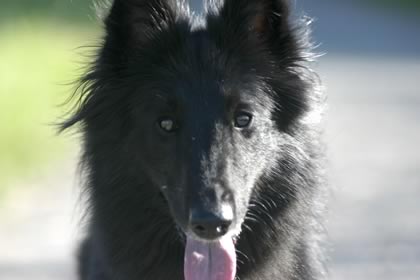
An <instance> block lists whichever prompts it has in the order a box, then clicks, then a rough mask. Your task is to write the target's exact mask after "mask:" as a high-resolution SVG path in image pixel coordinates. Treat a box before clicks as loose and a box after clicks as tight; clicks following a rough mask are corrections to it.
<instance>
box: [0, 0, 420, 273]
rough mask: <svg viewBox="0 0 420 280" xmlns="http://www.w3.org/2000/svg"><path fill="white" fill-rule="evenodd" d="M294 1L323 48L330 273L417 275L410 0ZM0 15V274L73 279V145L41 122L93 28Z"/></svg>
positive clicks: (10, 6) (78, 14)
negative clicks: (310, 22) (310, 21)
mask: <svg viewBox="0 0 420 280" xmlns="http://www.w3.org/2000/svg"><path fill="white" fill-rule="evenodd" d="M192 1H193V6H194V8H196V9H200V6H201V4H200V1H199V0H198V1H195V0H192ZM294 3H295V14H296V15H297V16H302V15H308V16H310V17H313V18H314V19H315V21H314V23H313V29H314V33H313V37H314V38H315V40H316V42H318V43H319V44H320V45H319V47H318V51H319V52H322V53H326V55H324V56H323V57H322V58H320V60H319V61H318V62H317V63H316V65H314V67H316V69H317V70H318V71H319V73H320V76H321V78H322V80H323V83H324V86H325V88H326V90H327V93H328V96H329V110H328V115H327V121H326V128H327V130H326V131H327V132H326V140H327V143H328V146H329V160H330V164H329V165H330V168H329V170H330V172H329V174H330V177H331V185H332V187H333V188H334V194H333V198H332V201H331V207H330V214H329V219H328V223H327V229H328V231H329V235H330V243H331V246H330V250H329V255H330V265H329V267H330V270H331V277H330V278H331V279H334V280H344V279H360V280H363V279H366V280H367V279H383V280H387V279H398V280H405V279H407V280H408V279H419V275H420V218H419V216H420V147H419V146H420V89H419V88H420V82H419V80H420V1H419V0H400V1H392V0H364V1H363V0H360V1H357V0H353V1H346V0H297V1H295V2H294ZM0 7H1V8H0V128H1V129H0V279H2V280H3V279H4V280H24V279H25V280H26V279H31V280H50V279H51V280H52V279H63V280H67V279H68V280H71V279H75V276H74V270H75V269H74V261H73V256H74V248H75V243H76V242H77V240H78V238H79V236H80V235H81V234H82V232H81V230H80V229H79V228H80V226H81V225H80V222H79V218H80V211H79V210H80V208H81V205H80V202H79V201H80V200H79V199H78V198H79V188H78V180H77V176H76V174H77V173H76V164H77V156H78V148H77V147H78V144H79V141H78V138H77V136H75V135H70V134H67V135H60V136H57V135H56V131H55V127H54V126H53V125H52V123H53V122H54V121H57V120H59V118H60V117H61V116H62V115H63V113H64V112H65V111H66V110H68V109H69V108H68V106H67V107H66V106H59V105H60V104H62V103H63V102H64V101H65V100H66V98H67V97H68V96H69V94H70V93H71V92H72V89H73V86H72V85H71V82H72V81H74V80H75V79H77V77H78V76H79V75H80V74H81V73H82V72H83V65H84V63H85V62H86V61H88V55H89V54H90V53H91V51H92V48H89V46H95V45H97V44H98V42H99V40H100V38H101V29H100V24H99V21H98V20H97V17H96V15H95V12H94V9H93V3H92V2H91V1H88V0H37V1H33V0H19V1H9V0H0ZM85 46H87V47H85Z"/></svg>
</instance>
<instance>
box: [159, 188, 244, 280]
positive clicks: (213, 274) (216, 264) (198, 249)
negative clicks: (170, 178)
mask: <svg viewBox="0 0 420 280" xmlns="http://www.w3.org/2000/svg"><path fill="white" fill-rule="evenodd" d="M159 196H160V197H161V199H163V200H164V201H165V202H166V203H168V199H167V197H166V195H165V193H164V192H160V193H159ZM178 230H179V231H180V233H181V234H182V235H183V237H185V243H186V244H185V255H184V276H185V280H234V279H235V275H236V249H235V245H236V242H237V236H238V235H236V234H235V235H232V234H229V233H228V234H226V235H224V236H222V237H221V238H219V239H216V240H212V241H208V240H202V239H198V238H196V237H195V236H194V235H191V234H187V233H185V232H184V231H183V230H182V229H180V228H178Z"/></svg>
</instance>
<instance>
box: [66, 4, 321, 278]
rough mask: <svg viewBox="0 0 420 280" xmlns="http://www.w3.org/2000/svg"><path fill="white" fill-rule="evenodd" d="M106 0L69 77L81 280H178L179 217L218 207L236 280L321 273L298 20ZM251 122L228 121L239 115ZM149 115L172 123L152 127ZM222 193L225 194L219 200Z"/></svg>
mask: <svg viewBox="0 0 420 280" xmlns="http://www.w3.org/2000/svg"><path fill="white" fill-rule="evenodd" d="M177 2H179V1H175V0H174V1H171V0H115V1H114V3H113V5H112V7H111V9H110V13H109V15H108V17H107V18H106V21H105V26H106V36H105V39H104V44H103V46H102V47H101V49H100V50H99V54H98V58H97V59H96V61H95V62H94V64H93V67H92V69H91V71H90V72H89V73H88V74H87V75H86V76H85V77H84V78H83V80H82V84H81V85H82V86H81V88H82V91H81V96H80V100H81V104H80V107H79V108H78V109H77V110H76V112H75V113H74V114H73V116H72V117H71V118H70V119H69V120H68V121H67V122H65V123H64V124H63V126H62V129H67V128H70V127H71V126H73V125H75V124H77V123H79V124H80V125H81V131H82V133H83V136H84V156H83V163H84V165H83V166H84V168H85V170H86V171H87V179H88V180H87V186H86V188H87V191H88V196H89V202H90V209H89V210H90V220H89V231H88V236H87V238H86V241H85V242H84V243H83V246H82V247H81V250H80V269H79V271H80V277H81V279H82V280H117V279H118V280H138V279H142V280H146V279H150V280H168V279H173V280H181V279H183V259H184V247H185V234H190V225H189V220H188V219H189V211H190V209H191V207H195V206H196V205H199V206H200V207H204V208H209V209H210V208H211V209H213V208H217V207H218V205H219V204H221V203H225V202H226V201H227V202H226V203H229V205H231V206H232V207H233V209H234V216H235V217H234V221H233V224H232V226H231V228H230V229H229V230H230V231H231V232H232V233H234V234H235V235H237V238H238V240H237V244H236V248H237V252H238V263H237V267H238V273H237V276H238V279H241V280H257V279H258V280H272V279H284V280H291V279H296V280H297V279H299V280H308V279H322V278H323V277H324V274H325V272H324V270H323V267H322V254H321V253H320V250H319V248H318V241H319V237H320V234H321V233H322V230H321V223H320V219H321V218H320V215H319V214H320V212H321V210H322V208H323V204H324V201H323V198H322V197H323V194H324V187H323V184H324V183H323V181H322V170H321V168H320V166H321V161H322V149H321V145H320V143H319V133H318V132H319V131H318V125H317V123H316V122H310V121H309V120H310V117H309V116H310V114H312V113H313V111H314V110H317V109H319V107H320V104H319V96H318V91H317V89H316V83H315V82H314V81H315V77H314V74H313V73H312V72H311V71H310V70H309V69H308V68H307V62H308V60H310V59H311V56H310V55H309V51H310V49H309V48H310V45H309V43H308V41H307V38H306V33H307V30H306V28H307V26H306V25H304V24H300V25H298V26H295V25H292V24H291V23H290V22H291V20H290V16H289V10H288V4H287V1H285V0H225V3H219V2H216V1H212V3H211V4H209V6H208V8H207V10H208V13H207V15H206V16H205V17H204V18H201V19H200V18H196V17H194V16H192V15H191V14H190V12H189V11H188V9H187V8H186V5H185V4H182V3H177ZM243 111H245V112H247V113H250V114H252V115H253V119H252V123H251V126H250V127H248V128H244V129H238V128H236V127H234V121H233V120H234V118H235V116H236V115H237V114H238V112H243ZM161 117H170V118H172V119H173V120H174V121H176V125H177V126H178V130H177V131H175V132H173V133H166V132H163V131H162V130H161V129H160V128H159V127H158V125H157V123H158V121H159V120H160V118H161ZM226 194H228V196H226Z"/></svg>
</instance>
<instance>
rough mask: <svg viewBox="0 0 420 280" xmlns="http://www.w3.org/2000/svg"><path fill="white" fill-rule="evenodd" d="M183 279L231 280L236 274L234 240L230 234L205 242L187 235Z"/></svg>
mask: <svg viewBox="0 0 420 280" xmlns="http://www.w3.org/2000/svg"><path fill="white" fill-rule="evenodd" d="M184 275H185V280H198V279H200V280H233V279H234V278H235V275H236V250H235V241H234V239H233V238H232V237H231V236H223V237H222V238H220V239H219V240H216V241H212V242H207V241H201V240H197V239H194V238H191V237H187V242H186V246H185V256H184Z"/></svg>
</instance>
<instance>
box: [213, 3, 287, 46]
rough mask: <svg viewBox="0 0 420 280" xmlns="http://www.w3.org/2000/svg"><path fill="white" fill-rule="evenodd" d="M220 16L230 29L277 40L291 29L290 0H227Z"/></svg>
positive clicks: (285, 35) (233, 31) (234, 31)
mask: <svg viewBox="0 0 420 280" xmlns="http://www.w3.org/2000/svg"><path fill="white" fill-rule="evenodd" d="M219 16H220V18H221V19H222V20H223V22H224V24H225V28H228V30H229V31H231V32H232V33H236V34H238V33H239V34H241V35H244V34H246V35H250V36H258V37H259V38H261V39H264V40H269V41H273V40H274V41H276V40H278V39H281V38H284V37H287V36H288V35H289V31H290V24H289V4H288V0H225V3H224V5H223V7H222V8H221V9H220V13H219Z"/></svg>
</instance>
